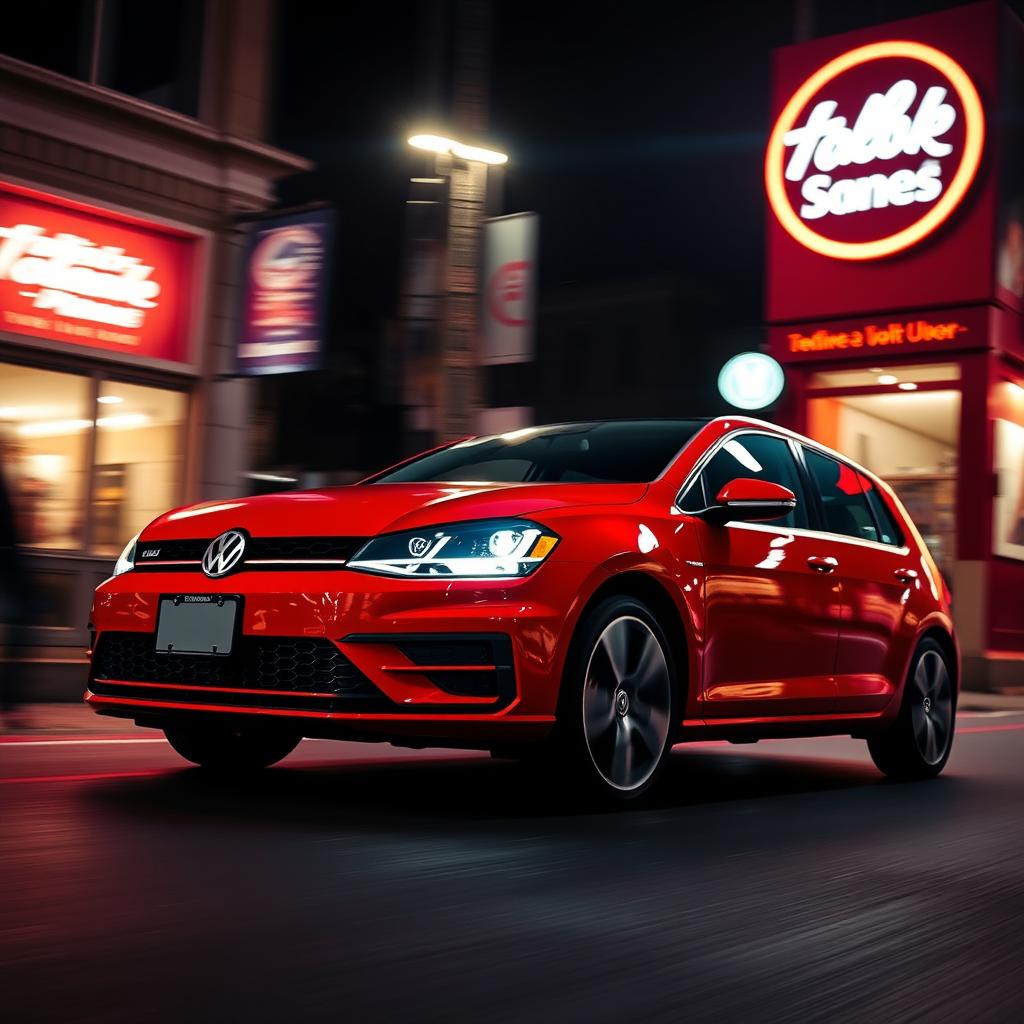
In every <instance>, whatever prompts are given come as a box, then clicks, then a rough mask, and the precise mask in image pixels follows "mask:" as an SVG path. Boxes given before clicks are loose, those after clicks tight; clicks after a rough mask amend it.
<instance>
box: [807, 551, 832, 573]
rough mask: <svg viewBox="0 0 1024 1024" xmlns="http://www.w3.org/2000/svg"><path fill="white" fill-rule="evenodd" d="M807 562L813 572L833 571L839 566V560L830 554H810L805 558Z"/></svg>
mask: <svg viewBox="0 0 1024 1024" xmlns="http://www.w3.org/2000/svg"><path fill="white" fill-rule="evenodd" d="M807 564H808V565H809V566H810V567H811V568H812V569H813V570H814V571H815V572H826V573H829V572H835V571H836V569H838V568H839V562H838V560H837V559H835V558H833V557H832V556H831V555H811V557H810V558H808V559H807Z"/></svg>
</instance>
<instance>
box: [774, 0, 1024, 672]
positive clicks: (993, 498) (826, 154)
mask: <svg viewBox="0 0 1024 1024" xmlns="http://www.w3.org/2000/svg"><path fill="white" fill-rule="evenodd" d="M1022 107H1024V29H1022V26H1021V24H1020V22H1019V21H1018V20H1017V19H1016V17H1015V16H1014V15H1013V14H1012V13H1011V12H1010V11H1009V10H1007V9H1006V8H1005V7H1003V6H1002V5H1000V4H998V3H990V2H985V3H977V4H971V5H968V6H965V7H959V8H953V9H951V10H948V11H944V12H941V13H939V14H934V15H928V16H925V17H921V18H915V19H911V20H907V21H902V22H897V23H893V24H888V25H881V26H877V27H875V28H872V29H868V30H864V31H860V32H854V33H849V34H845V35H841V36H833V37H830V38H826V39H819V40H814V41H813V42H810V43H802V44H799V45H797V46H792V47H787V48H786V49H783V50H781V51H778V52H777V54H776V60H775V66H774V89H773V108H772V109H773V129H772V133H771V136H770V140H769V145H768V150H767V153H766V157H765V184H766V189H767V195H768V206H769V210H768V225H767V246H768V252H767V263H768V287H767V318H768V321H769V347H770V350H771V352H772V354H773V355H774V356H775V357H776V358H777V359H778V360H779V361H780V362H781V363H782V364H783V366H784V367H785V369H786V378H787V384H788V386H787V392H786V395H785V397H784V402H783V405H782V407H781V408H780V410H779V414H778V418H780V419H781V420H782V421H783V422H785V423H787V424H788V425H790V426H793V427H795V428H796V429H798V430H801V431H803V432H806V433H808V434H810V435H811V436H812V437H814V438H816V439H818V440H820V441H822V442H824V443H825V444H828V445H831V446H832V447H835V448H837V449H840V450H842V451H844V452H846V453H848V454H849V455H850V456H852V457H853V458H856V459H857V460H858V461H860V462H861V463H862V464H864V465H865V466H867V467H868V468H869V469H871V470H873V471H874V472H876V473H878V474H879V475H880V476H882V477H883V478H885V479H886V480H888V481H889V483H891V484H892V485H893V487H894V488H895V490H896V491H897V493H898V494H899V495H900V497H901V498H902V500H903V502H904V504H906V505H907V507H908V509H909V511H910V512H911V515H912V516H913V518H914V519H915V521H916V522H917V524H918V526H919V528H920V530H921V533H922V535H923V536H924V539H925V541H926V543H927V544H928V546H929V548H930V549H931V551H932V553H933V555H934V556H935V560H936V562H937V563H938V565H939V567H940V569H941V570H942V572H943V575H944V577H945V579H946V580H947V582H948V584H949V586H950V588H951V590H952V593H953V609H954V615H955V618H956V623H957V629H958V633H959V637H960V643H961V649H962V653H963V660H964V682H965V684H966V685H968V686H970V687H972V688H992V689H998V688H1002V687H1005V686H1013V685H1017V686H1019V685H1020V673H1021V670H1022V669H1024V186H1022V182H1024V137H1022V134H1021V127H1020V125H1021V121H1020V110H1021V109H1022Z"/></svg>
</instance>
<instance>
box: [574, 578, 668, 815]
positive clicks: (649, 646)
mask: <svg viewBox="0 0 1024 1024" xmlns="http://www.w3.org/2000/svg"><path fill="white" fill-rule="evenodd" d="M676 679H677V675H676V665H675V659H674V656H673V650H672V644H671V643H670V642H669V639H668V637H667V636H666V634H665V631H664V629H663V628H662V625H661V623H660V622H659V621H658V618H657V616H656V615H655V614H654V613H653V612H652V611H651V609H650V608H648V607H647V605H645V604H644V603H643V602H642V601H639V600H637V599H636V598H633V597H625V596H613V597H609V598H607V599H605V600H603V601H601V602H600V604H598V605H597V606H596V607H595V608H593V609H592V610H591V611H589V612H588V613H587V614H586V616H585V618H584V619H583V620H582V621H581V622H580V624H579V626H578V627H577V631H576V635H575V637H574V640H573V644H572V647H571V649H570V652H569V657H568V661H567V663H566V671H565V675H564V677H563V681H562V695H561V700H560V702H559V715H558V723H557V726H556V734H555V742H556V747H557V751H558V758H559V761H560V764H561V766H562V768H563V770H565V771H566V772H567V773H568V775H569V777H570V778H571V779H572V780H573V782H574V783H576V784H578V785H582V787H583V788H584V790H585V791H586V792H589V793H590V794H591V795H594V796H597V797H600V798H602V799H606V800H611V801H616V802H622V801H630V800H637V799H639V798H641V797H643V796H645V795H647V794H648V793H649V792H650V791H651V790H652V789H653V788H654V787H655V786H656V785H657V783H658V780H659V778H660V777H661V775H662V773H663V772H664V769H665V764H666V762H667V761H668V757H669V753H670V751H671V749H672V742H673V740H674V738H675V733H676V722H677V709H678V707H679V703H678V687H677V685H676Z"/></svg>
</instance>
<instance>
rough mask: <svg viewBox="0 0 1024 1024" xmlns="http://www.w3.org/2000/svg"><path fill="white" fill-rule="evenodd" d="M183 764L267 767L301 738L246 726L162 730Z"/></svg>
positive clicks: (244, 769)
mask: <svg viewBox="0 0 1024 1024" xmlns="http://www.w3.org/2000/svg"><path fill="white" fill-rule="evenodd" d="M164 733H165V735H166V736H167V742H168V743H170V745H171V746H172V747H173V748H174V749H175V750H176V751H177V752H178V753H179V754H181V756H182V757H183V758H185V760H186V761H191V762H192V763H193V764H197V765H199V766H200V767H202V768H208V769H210V770H212V771H219V772H247V771H258V770H259V769H261V768H268V767H269V766H270V765H272V764H275V763H276V762H278V761H280V760H281V759H282V758H284V757H287V756H288V755H289V754H290V753H291V752H292V751H293V750H294V749H295V748H296V747H297V746H298V745H299V740H300V739H301V738H302V737H301V736H296V735H295V734H294V733H290V732H281V731H279V730H277V729H266V728H260V727H257V726H248V725H227V724H225V725H206V724H203V725H182V726H172V727H170V728H167V729H165V730H164Z"/></svg>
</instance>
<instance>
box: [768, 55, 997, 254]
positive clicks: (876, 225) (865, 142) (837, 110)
mask: <svg viewBox="0 0 1024 1024" xmlns="http://www.w3.org/2000/svg"><path fill="white" fill-rule="evenodd" d="M984 142H985V114H984V110H983V108H982V104H981V98H980V97H979V96H978V90H977V89H976V88H975V87H974V83H973V82H972V81H971V80H970V78H969V77H968V75H967V72H965V71H964V69H963V68H962V67H961V66H960V65H959V64H958V63H957V62H956V61H955V60H953V58H952V57H950V56H949V55H948V54H945V53H943V52H942V51H941V50H937V49H935V47H933V46H927V45H925V44H924V43H917V42H913V41H910V40H888V41H886V42H880V43H869V44H868V45H866V46H859V47H857V48H856V49H853V50H849V51H847V52H846V53H844V54H841V55H840V56H838V57H836V58H834V59H833V60H831V61H829V62H828V63H827V64H825V65H824V66H823V67H821V68H819V69H818V70H817V71H816V72H815V73H814V74H813V75H811V76H810V77H809V78H808V79H807V80H806V81H805V82H804V83H803V84H802V85H801V86H800V87H799V88H798V89H797V91H796V92H795V93H794V94H793V95H792V97H790V99H789V101H788V102H787V103H786V105H785V107H784V108H783V110H782V113H781V114H780V115H779V118H778V120H777V121H776V122H775V126H774V128H773V129H772V133H771V136H770V137H769V139H768V148H767V151H766V153H765V166H764V175H765V188H766V190H767V193H768V202H769V204H770V205H771V208H772V211H773V212H774V214H775V216H776V217H777V218H778V220H779V223H780V224H781V225H782V227H783V228H785V230H786V231H787V232H788V233H789V234H790V235H791V236H792V237H793V238H794V239H795V240H796V241H797V242H799V243H800V244H801V245H803V246H805V247H806V248H808V249H811V250H812V251H814V252H817V253H820V254H821V255H823V256H830V257H833V258H834V259H842V260H872V259H880V258H882V257H885V256H891V255H893V254H894V253H898V252H901V251H902V250H904V249H906V248H908V247H910V246H912V245H915V244H917V243H918V242H920V241H921V240H922V239H924V238H927V237H928V235H930V234H931V233H932V232H933V231H935V230H936V228H938V227H939V226H940V225H941V224H942V223H943V222H944V221H945V220H946V219H947V218H948V217H949V216H950V214H951V213H952V212H953V211H954V210H955V209H956V208H957V206H958V205H959V204H960V202H961V201H962V200H963V198H964V196H965V195H966V193H967V190H968V189H969V188H970V187H971V183H972V182H973V181H974V178H975V175H976V174H977V172H978V166H979V164H980V163H981V156H982V150H983V148H984Z"/></svg>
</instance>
